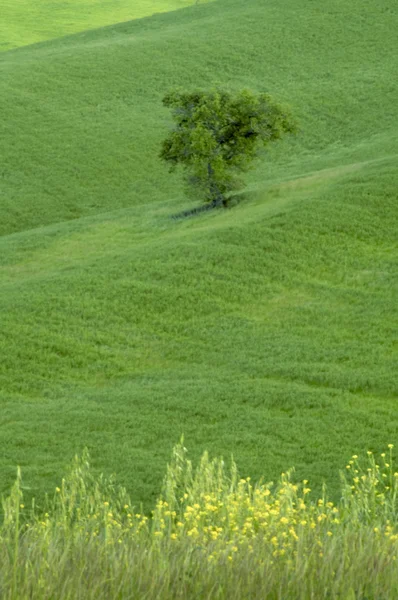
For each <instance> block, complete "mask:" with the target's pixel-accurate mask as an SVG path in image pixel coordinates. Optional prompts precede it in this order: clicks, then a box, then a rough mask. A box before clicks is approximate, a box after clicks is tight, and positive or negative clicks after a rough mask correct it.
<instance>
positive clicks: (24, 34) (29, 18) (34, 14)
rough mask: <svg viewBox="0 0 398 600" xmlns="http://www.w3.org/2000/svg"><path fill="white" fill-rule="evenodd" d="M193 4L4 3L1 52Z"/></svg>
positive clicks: (151, 0)
mask: <svg viewBox="0 0 398 600" xmlns="http://www.w3.org/2000/svg"><path fill="white" fill-rule="evenodd" d="M200 1H201V3H204V2H206V1H208V0H200ZM193 4H195V0H156V1H155V0H134V1H133V2H131V1H130V0H113V1H112V2H110V1H109V0H85V1H84V2H78V1H76V0H64V1H63V2H59V1H58V2H57V1H56V0H39V1H38V2H32V0H18V1H17V2H15V0H3V1H2V6H1V21H0V52H1V51H2V50H3V51H4V50H11V49H12V48H16V47H18V46H26V45H27V44H35V43H37V42H42V41H43V40H50V39H54V38H57V37H61V36H64V35H70V34H73V33H77V32H78V31H85V30H90V29H96V28H97V27H104V26H106V25H113V24H114V23H121V22H122V21H130V20H132V19H138V18H142V17H146V16H148V15H153V14H154V13H161V12H166V11H171V10H176V9H178V8H183V7H184V6H190V5H193Z"/></svg>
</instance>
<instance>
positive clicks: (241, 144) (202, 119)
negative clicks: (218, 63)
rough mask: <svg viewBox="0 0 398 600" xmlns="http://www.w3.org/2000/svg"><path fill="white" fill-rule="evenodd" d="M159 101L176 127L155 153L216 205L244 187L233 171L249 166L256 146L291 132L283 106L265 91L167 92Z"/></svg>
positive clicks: (288, 118)
mask: <svg viewBox="0 0 398 600" xmlns="http://www.w3.org/2000/svg"><path fill="white" fill-rule="evenodd" d="M163 104H164V106H167V107H168V108H171V109H172V114H173V118H174V120H175V122H176V126H175V128H174V129H173V130H172V131H171V132H170V134H169V135H168V137H167V138H166V139H165V140H164V141H163V144H162V150H161V153H160V157H161V158H162V159H163V160H165V161H167V162H169V163H170V164H171V170H173V169H174V168H175V167H176V166H177V165H178V164H180V165H182V166H183V168H184V170H185V172H186V181H187V183H188V185H189V187H191V188H193V190H194V192H195V194H200V195H201V196H202V197H203V198H204V200H205V201H206V202H211V203H213V204H214V205H215V206H217V205H221V204H225V203H226V195H227V194H228V193H229V192H231V191H232V190H236V189H239V188H241V187H242V186H243V183H242V182H241V180H240V179H239V178H238V177H237V176H236V174H237V173H239V172H243V171H246V170H248V169H249V168H250V166H251V165H252V164H253V161H254V159H255V158H256V156H257V153H258V151H259V148H260V144H262V145H263V146H266V145H267V144H269V143H270V142H272V141H275V140H279V139H280V138H281V137H282V135H283V134H284V133H294V132H295V131H296V125H295V123H294V121H293V119H292V118H291V117H290V115H289V113H288V112H287V110H286V109H284V108H282V107H281V106H279V105H278V104H276V103H275V102H274V101H273V100H272V98H271V97H270V96H269V95H268V94H254V93H253V92H251V91H250V90H242V91H241V92H238V93H235V94H232V93H230V92H227V91H223V90H216V91H211V92H203V91H195V92H191V93H184V92H171V93H169V94H167V95H166V96H165V97H164V98H163Z"/></svg>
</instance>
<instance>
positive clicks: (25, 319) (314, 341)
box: [0, 0, 398, 506]
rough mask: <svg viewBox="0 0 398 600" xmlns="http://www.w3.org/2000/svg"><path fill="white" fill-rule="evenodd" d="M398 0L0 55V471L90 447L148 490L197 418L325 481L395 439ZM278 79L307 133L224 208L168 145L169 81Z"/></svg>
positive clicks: (225, 8)
mask: <svg viewBox="0 0 398 600" xmlns="http://www.w3.org/2000/svg"><path fill="white" fill-rule="evenodd" d="M395 17H396V14H394V12H393V9H392V8H391V4H390V3H389V2H387V1H384V0H382V1H381V2H380V3H378V5H377V6H375V5H374V3H372V2H363V1H362V2H356V1H353V2H351V3H347V2H342V1H340V0H333V1H332V2H330V3H329V4H328V7H327V8H325V7H321V6H318V5H317V4H316V3H314V2H312V1H310V0H303V1H302V2H301V3H300V7H297V2H295V1H294V0H290V1H289V0H285V1H284V2H282V3H281V2H280V1H279V0H278V1H276V0H270V1H269V2H267V3H264V2H262V1H259V0H249V1H247V2H241V1H239V2H238V1H237V0H226V1H225V0H219V1H218V2H215V3H212V4H208V5H206V6H200V5H199V6H195V7H192V8H187V9H184V10H181V11H177V12H174V13H172V14H171V13H170V14H164V15H158V16H155V17H152V18H148V19H142V20H140V21H134V22H131V23H126V24H123V25H118V26H115V27H110V28H106V29H101V30H98V31H94V32H89V33H82V34H79V35H76V36H73V37H70V38H64V39H62V40H56V41H53V42H51V43H50V42H48V43H42V44H38V45H35V46H30V47H27V48H22V49H18V50H13V51H9V52H5V53H2V55H1V56H0V77H1V86H2V93H1V94H0V105H1V108H0V110H1V114H2V115H4V118H3V119H2V122H1V123H0V128H1V136H0V139H1V147H0V152H1V160H0V165H1V166H0V181H1V188H0V189H1V195H0V210H1V215H2V219H1V222H0V229H1V234H2V236H1V237H0V315H1V328H0V352H1V361H0V389H1V392H0V406H1V412H0V425H1V427H0V436H1V439H0V445H1V448H2V449H3V450H4V451H3V452H2V453H1V456H0V488H1V489H2V490H5V489H6V488H8V486H9V485H10V483H11V481H12V479H13V477H14V474H15V466H16V464H20V465H21V466H22V468H23V472H24V473H25V476H26V481H27V483H28V485H29V486H30V493H32V494H35V495H39V496H40V494H41V493H42V491H43V490H44V489H46V490H48V486H49V484H50V483H51V484H54V485H55V484H56V482H57V481H58V480H57V476H58V475H59V474H60V473H62V472H63V469H64V467H65V463H67V462H68V461H69V460H70V458H71V457H72V456H73V455H74V454H75V453H76V452H79V451H80V450H81V449H82V448H83V447H84V446H88V447H89V449H90V451H91V454H92V456H93V460H94V464H95V465H96V467H97V468H98V469H100V470H102V471H105V472H107V473H109V472H112V471H116V472H117V474H118V476H119V480H121V481H122V483H124V484H125V485H126V486H127V487H128V488H129V491H130V492H131V493H132V496H133V497H134V499H135V500H136V501H137V502H139V501H143V502H144V503H146V506H147V505H148V504H147V503H149V502H150V501H151V499H152V498H153V497H154V495H156V493H157V492H158V490H159V486H160V477H161V475H162V474H163V472H164V466H165V463H166V461H167V459H168V457H169V453H170V450H171V448H172V446H173V445H174V443H175V442H176V441H177V440H178V439H179V437H180V435H181V434H182V433H184V434H185V436H186V443H187V445H188V446H189V448H190V450H191V451H192V455H193V456H194V457H195V456H196V457H197V456H199V455H200V454H201V453H202V451H203V450H204V449H205V448H208V449H210V450H211V451H214V452H215V453H217V454H218V455H220V454H224V456H226V457H227V456H229V455H230V453H232V452H233V453H234V456H235V458H236V460H237V463H238V464H239V465H240V466H241V468H242V471H243V474H245V475H252V476H253V477H259V476H260V475H262V474H263V475H264V476H265V477H266V478H269V479H271V478H273V477H275V476H278V475H279V473H280V472H281V471H283V470H285V469H287V468H289V467H291V466H292V465H295V466H296V467H297V477H304V476H308V474H309V473H310V474H311V477H312V480H313V481H312V483H313V484H314V487H316V486H318V487H319V486H320V485H321V482H322V481H323V480H324V479H326V480H327V481H328V482H329V485H330V487H331V490H332V492H334V493H335V492H336V489H337V487H338V486H337V481H336V478H335V473H337V472H338V469H339V468H340V467H342V466H344V465H345V464H346V462H345V461H346V460H347V458H348V457H349V456H350V455H351V453H352V452H353V451H355V452H358V453H359V452H360V451H364V450H367V449H368V448H369V447H371V448H373V449H375V450H378V449H381V448H384V447H385V445H386V443H388V442H391V443H394V442H395V443H397V442H398V421H397V416H396V397H397V376H396V372H397V371H396V362H397V352H396V323H397V320H398V315H397V303H396V297H397V294H398V290H397V266H396V265H397V259H398V249H397V243H396V242H397V240H396V231H397V226H398V211H397V193H396V181H397V175H398V168H397V154H398V135H397V130H396V119H397V116H398V115H397V112H398V104H397V103H396V98H397V83H396V79H395V78H394V74H395V53H394V52H393V48H394V43H395V31H396V27H395V22H394V19H395ZM218 83H219V84H224V85H229V86H232V87H235V88H240V87H242V86H250V87H252V88H254V89H258V90H260V89H261V90H263V89H267V90H268V91H269V92H271V93H272V94H273V95H274V96H275V97H276V98H278V99H280V100H282V101H287V102H289V103H290V104H291V106H292V109H293V112H294V113H295V114H297V115H298V116H299V118H300V122H301V132H300V135H299V136H298V137H297V138H296V139H294V140H292V139H289V140H285V141H284V142H283V143H281V144H280V145H279V146H277V147H275V148H274V149H272V150H271V151H270V152H269V153H268V155H267V156H266V157H265V158H264V160H263V161H261V162H259V164H258V166H257V168H256V170H255V171H254V172H253V173H252V174H251V175H250V177H249V179H248V189H247V191H246V192H245V193H244V194H242V197H241V199H242V202H241V203H240V204H238V206H236V207H235V208H234V209H231V210H228V211H214V212H211V213H207V214H203V215H201V216H199V217H196V218H194V219H173V218H172V216H173V215H175V214H176V213H178V212H179V211H181V210H182V209H183V208H186V207H188V206H193V205H194V203H193V202H190V201H188V200H186V199H185V198H184V196H183V194H182V191H181V190H182V188H181V181H180V179H179V177H178V176H171V175H169V174H168V173H167V171H166V170H165V169H164V168H163V166H162V165H161V164H160V163H159V160H158V158H157V153H158V150H159V143H160V140H161V139H162V137H163V136H164V134H165V132H166V131H167V128H168V127H169V125H170V118H169V115H168V114H167V111H165V110H163V108H162V107H161V98H162V95H163V94H164V93H165V91H166V90H167V89H169V88H170V87H173V86H177V85H179V86H182V87H184V88H185V87H192V86H196V85H200V86H206V87H208V86H212V85H215V84H218Z"/></svg>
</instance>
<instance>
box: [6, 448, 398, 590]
mask: <svg viewBox="0 0 398 600" xmlns="http://www.w3.org/2000/svg"><path fill="white" fill-rule="evenodd" d="M368 454H369V456H368V461H367V464H363V462H362V461H360V460H359V459H358V457H357V456H355V455H354V456H353V457H352V459H351V460H350V461H349V463H348V464H347V467H346V470H345V471H346V472H345V473H344V474H342V477H341V500H340V502H339V503H337V504H336V505H335V504H333V503H332V502H330V501H329V500H328V498H327V495H326V490H324V493H323V494H322V497H320V498H318V499H317V500H315V499H312V498H311V490H310V488H309V485H308V481H306V480H304V481H302V482H296V481H295V480H294V474H293V473H283V474H282V475H281V477H280V480H279V481H278V482H277V483H276V484H273V483H262V482H259V483H256V484H253V483H252V482H251V480H250V478H246V479H241V478H240V477H239V475H238V472H237V468H236V465H235V463H233V462H232V465H231V468H230V469H228V468H227V467H226V465H225V463H224V462H223V460H221V459H214V460H210V458H209V456H208V454H207V453H205V454H204V455H203V456H202V459H201V462H200V464H199V466H198V467H197V469H196V470H194V469H193V467H192V464H191V462H190V461H189V460H188V459H187V457H186V449H185V448H184V446H183V445H182V443H180V444H178V445H177V446H176V447H175V449H174V451H173V457H172V461H171V463H170V464H169V466H168V468H167V474H166V477H165V480H164V485H163V492H162V495H161V497H160V498H159V500H158V501H157V503H156V506H155V508H154V510H153V511H152V513H151V515H150V516H149V517H148V516H147V515H145V514H143V513H142V511H137V510H134V509H133V507H132V506H131V503H130V500H129V497H128V495H127V493H126V491H125V490H124V489H123V488H122V487H120V486H117V485H116V484H115V482H114V481H113V480H112V479H106V478H104V477H100V478H94V477H93V475H92V473H91V470H90V466H89V462H88V455H87V453H85V454H84V455H83V456H82V458H80V459H79V458H76V459H75V461H74V464H73V466H72V468H71V470H70V472H69V474H68V475H67V476H66V477H65V478H64V479H63V480H62V483H61V485H60V487H57V488H56V490H55V493H54V495H53V496H52V497H51V498H50V497H48V498H47V501H46V504H45V506H43V507H42V508H41V509H38V508H37V507H36V506H35V503H34V502H33V503H32V506H31V507H29V508H28V507H25V506H24V503H23V487H22V483H21V477H20V474H18V477H17V480H16V482H15V484H14V487H13V489H12V491H11V494H10V496H9V497H8V498H7V499H6V500H5V501H4V502H3V510H4V520H3V524H2V527H1V530H0V595H1V597H2V598H9V599H10V600H11V599H14V598H15V599H16V598H18V600H20V599H21V600H22V599H25V598H26V599H27V598H29V599H33V598H43V599H44V598H46V599H47V598H48V599H50V598H60V599H61V598H62V599H64V598H74V599H77V598H84V599H89V598H96V599H98V598H107V599H109V598H140V599H141V598H190V599H191V598H228V599H230V598H292V599H293V598H299V599H307V598H328V599H333V598H342V599H345V600H354V599H365V598H366V599H367V600H370V599H372V600H373V599H381V598H383V599H386V598H394V597H396V596H397V593H398V577H397V575H398V567H397V564H398V562H397V555H398V510H397V508H398V507H397V492H398V473H397V472H394V466H393V456H392V445H390V446H389V450H388V452H387V453H386V454H384V453H383V454H382V455H381V457H380V459H379V460H376V457H375V456H374V455H373V454H372V453H370V452H369V453H368Z"/></svg>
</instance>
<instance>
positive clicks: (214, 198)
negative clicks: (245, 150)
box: [207, 162, 226, 206]
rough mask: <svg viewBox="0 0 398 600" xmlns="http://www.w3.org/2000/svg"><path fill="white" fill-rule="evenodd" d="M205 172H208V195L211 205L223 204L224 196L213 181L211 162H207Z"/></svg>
mask: <svg viewBox="0 0 398 600" xmlns="http://www.w3.org/2000/svg"><path fill="white" fill-rule="evenodd" d="M207 174H208V185H209V197H210V202H211V204H212V206H221V205H224V206H225V201H226V199H225V196H224V194H223V193H222V192H221V190H220V188H219V187H218V185H217V183H216V182H215V181H214V171H213V167H212V166H211V163H210V162H209V163H207Z"/></svg>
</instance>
